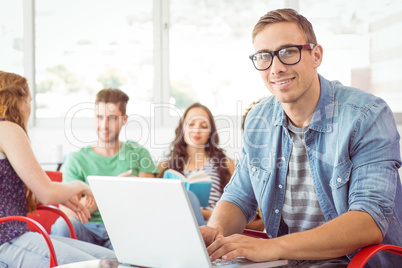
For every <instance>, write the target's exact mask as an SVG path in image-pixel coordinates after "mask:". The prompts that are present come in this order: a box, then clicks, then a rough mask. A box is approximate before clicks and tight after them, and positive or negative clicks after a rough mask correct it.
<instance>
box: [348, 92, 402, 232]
mask: <svg viewBox="0 0 402 268" xmlns="http://www.w3.org/2000/svg"><path fill="white" fill-rule="evenodd" d="M399 140H400V136H399V133H398V131H397V128H396V124H395V120H394V117H393V114H392V112H391V110H390V108H389V107H388V106H387V105H386V103H385V102H384V101H383V100H381V99H379V100H377V101H376V102H374V103H373V105H372V106H370V107H369V108H368V109H367V111H366V112H365V113H364V114H363V115H362V116H361V118H360V120H359V121H358V124H356V127H355V129H354V131H353V133H352V136H351V148H350V152H351V160H352V162H353V171H352V174H351V180H350V188H349V210H358V211H364V212H367V213H368V214H370V215H371V216H372V217H373V219H374V220H375V222H376V223H377V225H378V227H379V228H380V229H381V231H382V233H383V235H384V236H385V234H386V233H387V230H388V226H389V224H390V223H391V222H392V220H394V218H395V215H394V206H395V203H394V201H395V193H396V188H397V183H401V182H400V178H399V173H398V169H399V167H400V166H401V159H400V141H399Z"/></svg>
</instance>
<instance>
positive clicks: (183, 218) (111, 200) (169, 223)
mask: <svg viewBox="0 0 402 268" xmlns="http://www.w3.org/2000/svg"><path fill="white" fill-rule="evenodd" d="M88 181H89V184H90V186H91V189H92V191H93V193H94V196H95V200H96V202H97V205H98V208H99V211H100V214H101V216H102V219H103V222H104V224H105V227H106V229H107V232H108V234H109V237H110V240H111V242H112V245H113V248H114V251H115V253H116V257H117V259H118V261H119V262H121V263H126V264H134V265H140V266H147V267H166V266H168V267H196V266H194V264H197V265H198V267H211V264H210V261H209V258H208V253H207V251H206V248H205V245H204V244H203V239H202V237H201V234H200V232H199V228H198V224H197V223H196V219H195V216H194V214H193V210H192V209H191V207H190V202H189V200H188V196H187V194H184V193H185V191H186V190H185V188H184V184H183V183H182V181H180V180H164V179H151V178H134V177H129V178H128V177H102V176H88Z"/></svg>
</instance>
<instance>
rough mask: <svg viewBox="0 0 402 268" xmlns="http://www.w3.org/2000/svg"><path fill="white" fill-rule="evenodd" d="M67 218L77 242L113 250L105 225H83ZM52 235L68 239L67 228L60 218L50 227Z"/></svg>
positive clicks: (92, 223) (71, 218)
mask: <svg viewBox="0 0 402 268" xmlns="http://www.w3.org/2000/svg"><path fill="white" fill-rule="evenodd" d="M69 218H70V220H71V223H72V224H73V227H74V230H75V233H76V234H77V239H78V240H81V241H85V242H88V243H92V244H95V245H98V246H102V247H106V248H109V249H111V250H113V246H112V243H111V242H110V239H109V236H108V234H107V232H106V229H105V225H103V224H100V223H94V222H89V223H85V224H83V223H81V222H80V221H79V220H77V219H75V218H73V217H69ZM52 235H54V236H62V237H70V231H69V229H68V226H67V224H66V222H65V221H64V220H63V219H62V218H59V219H58V220H57V221H56V222H55V223H54V224H53V225H52Z"/></svg>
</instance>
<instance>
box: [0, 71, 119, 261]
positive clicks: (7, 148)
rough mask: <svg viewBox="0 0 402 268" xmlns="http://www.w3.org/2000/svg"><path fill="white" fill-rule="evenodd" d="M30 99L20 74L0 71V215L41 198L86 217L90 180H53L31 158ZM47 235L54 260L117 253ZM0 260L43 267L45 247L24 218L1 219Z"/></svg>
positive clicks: (21, 211) (27, 208)
mask: <svg viewBox="0 0 402 268" xmlns="http://www.w3.org/2000/svg"><path fill="white" fill-rule="evenodd" d="M31 100H32V98H31V94H30V92H29V88H28V83H27V80H26V79H25V78H24V77H21V76H19V75H17V74H13V73H7V72H3V71H0V218H2V217H6V216H26V215H27V212H32V211H34V210H35V209H36V206H37V203H38V202H41V203H43V204H58V203H61V204H63V205H64V206H67V207H68V208H70V209H72V210H73V211H74V212H75V213H76V214H77V215H78V216H79V218H80V220H81V221H83V222H86V221H87V220H88V217H90V214H89V212H88V209H87V207H88V206H90V205H91V204H92V203H93V202H94V197H93V195H92V192H91V190H90V189H89V187H88V185H86V184H84V183H81V182H78V181H75V182H71V183H65V184H62V183H58V182H52V181H51V180H50V179H49V177H47V175H46V173H45V172H44V171H43V170H42V168H41V166H40V165H39V164H38V161H37V160H36V159H35V156H34V154H33V152H32V149H31V146H30V144H29V140H28V137H27V123H28V118H29V116H30V113H31V104H30V102H31ZM81 195H85V196H86V198H87V199H86V200H87V204H86V205H87V206H84V205H82V204H81V203H80V202H79V200H78V196H81ZM51 240H52V242H53V246H54V248H55V251H56V256H57V260H58V264H66V263H72V262H79V261H87V260H95V259H101V258H114V257H115V255H114V253H113V251H111V250H109V249H106V248H103V247H100V246H96V245H92V244H89V243H85V242H82V241H78V240H75V239H70V238H64V237H54V236H51ZM1 264H4V265H5V266H7V265H8V266H7V267H17V266H18V267H46V266H48V265H49V249H48V248H47V246H46V243H45V241H44V239H43V237H42V236H41V235H40V234H39V233H34V232H31V231H30V230H29V229H28V228H27V225H26V223H25V222H20V221H9V222H5V223H1V224H0V266H1Z"/></svg>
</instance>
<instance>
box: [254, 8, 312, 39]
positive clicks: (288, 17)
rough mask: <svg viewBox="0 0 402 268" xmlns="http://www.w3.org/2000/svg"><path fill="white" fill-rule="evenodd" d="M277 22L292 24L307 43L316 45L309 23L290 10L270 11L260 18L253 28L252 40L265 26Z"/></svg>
mask: <svg viewBox="0 0 402 268" xmlns="http://www.w3.org/2000/svg"><path fill="white" fill-rule="evenodd" d="M279 22H293V23H295V24H296V25H297V26H299V27H300V29H301V30H302V31H303V34H304V37H305V39H306V42H307V43H311V44H317V38H316V37H315V33H314V30H313V26H312V25H311V23H310V22H309V21H308V20H307V19H306V18H305V17H303V16H302V15H300V14H299V13H297V11H296V10H293V9H290V8H283V9H277V10H272V11H270V12H268V13H267V14H265V15H264V16H262V17H261V18H260V19H259V21H258V22H257V24H256V25H255V26H254V29H253V33H252V39H253V42H254V39H255V36H256V35H257V34H258V33H259V32H260V31H261V30H262V29H264V28H265V26H267V25H269V24H273V23H279Z"/></svg>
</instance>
